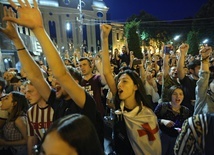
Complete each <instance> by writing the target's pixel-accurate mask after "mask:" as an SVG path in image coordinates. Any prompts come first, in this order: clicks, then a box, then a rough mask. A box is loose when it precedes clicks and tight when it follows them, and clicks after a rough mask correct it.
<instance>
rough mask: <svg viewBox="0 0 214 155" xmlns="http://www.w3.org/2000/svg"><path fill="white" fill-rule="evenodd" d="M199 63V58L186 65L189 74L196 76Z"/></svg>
mask: <svg viewBox="0 0 214 155" xmlns="http://www.w3.org/2000/svg"><path fill="white" fill-rule="evenodd" d="M200 65H201V62H200V60H193V61H191V62H190V63H189V64H188V66H187V68H188V70H189V72H190V74H192V75H194V76H196V77H198V73H199V70H200Z"/></svg>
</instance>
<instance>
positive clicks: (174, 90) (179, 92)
mask: <svg viewBox="0 0 214 155" xmlns="http://www.w3.org/2000/svg"><path fill="white" fill-rule="evenodd" d="M168 97H169V98H170V99H171V100H170V101H171V102H172V103H173V104H176V105H180V104H181V102H182V101H183V99H184V91H183V89H182V88H181V87H180V86H175V85H174V86H171V87H170V88H169V90H168Z"/></svg>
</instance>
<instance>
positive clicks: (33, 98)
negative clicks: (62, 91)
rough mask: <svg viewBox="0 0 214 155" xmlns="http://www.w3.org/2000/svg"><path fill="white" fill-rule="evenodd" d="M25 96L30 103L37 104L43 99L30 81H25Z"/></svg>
mask: <svg viewBox="0 0 214 155" xmlns="http://www.w3.org/2000/svg"><path fill="white" fill-rule="evenodd" d="M25 97H26V99H27V100H28V101H29V102H30V104H31V105H34V104H37V103H39V102H40V101H42V100H43V98H42V96H41V95H40V93H39V92H38V91H37V89H36V88H35V87H34V86H33V85H32V83H31V82H30V81H26V82H25Z"/></svg>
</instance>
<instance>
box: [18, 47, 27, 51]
mask: <svg viewBox="0 0 214 155" xmlns="http://www.w3.org/2000/svg"><path fill="white" fill-rule="evenodd" d="M22 50H25V47H23V48H19V49H17V50H16V51H22Z"/></svg>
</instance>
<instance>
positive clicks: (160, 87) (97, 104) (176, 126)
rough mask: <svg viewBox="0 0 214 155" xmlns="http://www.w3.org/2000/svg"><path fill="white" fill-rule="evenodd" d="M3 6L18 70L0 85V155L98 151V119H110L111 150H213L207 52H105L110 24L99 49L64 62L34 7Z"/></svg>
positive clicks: (211, 65)
mask: <svg viewBox="0 0 214 155" xmlns="http://www.w3.org/2000/svg"><path fill="white" fill-rule="evenodd" d="M9 2H10V4H11V7H13V8H14V9H16V11H17V12H18V14H19V17H17V16H16V14H15V13H14V12H13V10H12V8H7V7H5V8H4V17H3V20H4V21H6V22H7V24H6V27H5V28H0V31H1V32H2V33H3V34H5V35H6V36H7V37H8V38H9V39H11V40H12V41H13V43H14V45H15V47H16V49H17V53H18V57H19V61H20V63H21V72H18V70H17V69H14V68H10V69H8V70H7V71H6V72H4V73H3V75H2V77H1V79H0V93H1V94H0V97H1V105H0V106H1V110H0V131H1V132H0V153H1V154H8V155H9V154H14V155H15V154H16V155H18V154H22V155H25V154H28V155H31V154H36V153H40V154H59V155H60V154H63V153H67V154H79V155H95V154H96V155H104V154H105V147H104V138H105V136H106V134H105V133H104V132H105V131H106V129H105V128H106V127H107V126H106V124H105V123H108V122H107V121H106V119H104V118H110V121H111V122H113V125H112V126H111V128H112V135H111V140H112V142H111V150H112V152H110V154H117V155H142V154H146V155H147V154H151V155H161V154H162V155H173V154H182V153H183V152H186V153H190V154H212V147H209V146H212V145H213V144H214V141H213V139H214V138H213V136H214V135H213V132H212V131H213V128H214V121H213V120H214V115H213V113H214V51H212V48H211V47H209V46H206V45H205V46H203V47H202V48H201V49H199V54H198V55H195V56H192V55H190V54H187V53H188V49H189V45H188V44H186V43H183V44H181V45H180V46H179V47H178V49H173V46H172V45H164V44H163V46H162V48H161V49H160V52H159V53H154V52H152V51H151V50H150V49H149V48H148V49H147V50H146V49H145V50H144V51H143V52H142V54H143V58H142V59H138V58H136V57H135V52H134V51H129V48H128V44H127V41H126V39H125V45H124V46H123V47H122V49H114V51H111V52H109V49H108V47H109V44H108V37H109V33H110V31H111V26H110V25H107V24H103V25H101V26H100V29H101V43H102V49H101V51H99V52H98V53H97V54H95V55H93V54H92V53H91V52H87V53H86V52H85V53H84V54H83V56H82V57H81V56H80V53H79V52H74V53H73V56H72V57H71V58H69V57H67V58H66V59H62V58H61V57H60V55H59V53H58V51H57V49H56V48H55V46H54V44H53V43H52V41H51V39H50V38H49V36H48V35H47V33H46V31H45V29H44V26H43V20H42V16H41V13H40V10H39V8H38V5H37V2H36V1H35V0H34V6H33V7H32V6H31V5H30V4H29V2H28V1H27V0H26V1H25V2H22V1H19V4H20V7H18V6H17V5H16V4H15V3H14V2H13V1H12V0H9ZM17 24H18V25H22V26H25V27H27V28H29V29H31V30H32V32H33V33H34V35H35V37H36V38H37V39H38V41H39V42H40V45H41V46H42V48H43V52H44V55H45V56H46V58H47V64H48V66H45V65H44V64H43V62H42V61H35V60H34V59H33V57H32V56H31V55H30V53H29V51H28V49H27V48H26V46H25V43H24V42H23V40H22V39H21V37H20V35H19V32H18V29H17ZM120 50H121V51H120ZM107 120H108V119H107ZM197 122H199V123H197ZM185 137H188V138H189V139H188V138H186V139H185Z"/></svg>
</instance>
